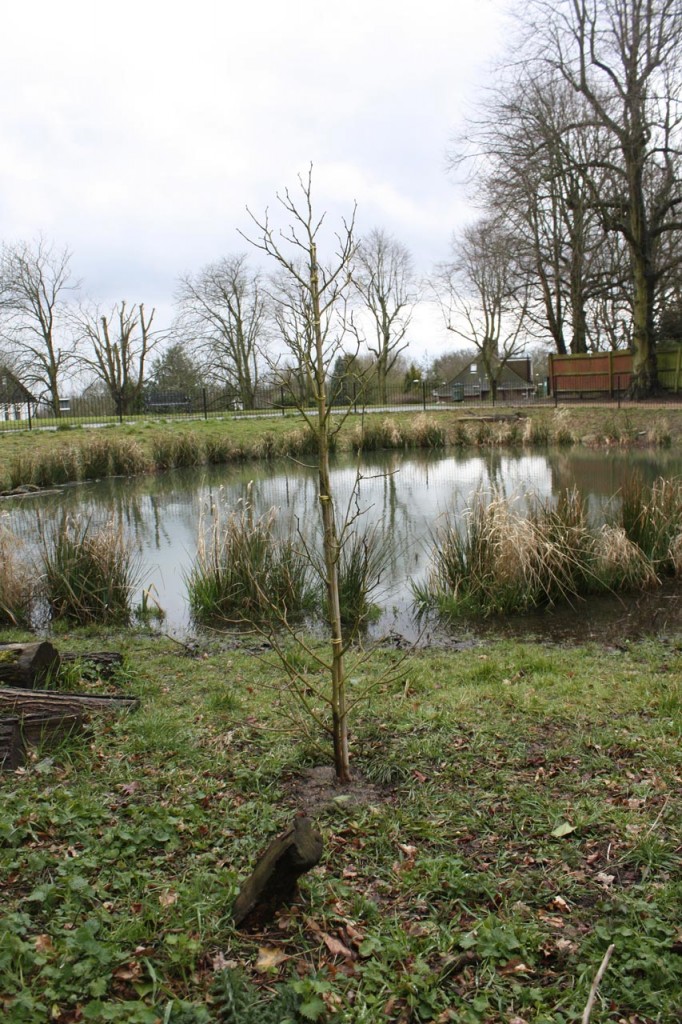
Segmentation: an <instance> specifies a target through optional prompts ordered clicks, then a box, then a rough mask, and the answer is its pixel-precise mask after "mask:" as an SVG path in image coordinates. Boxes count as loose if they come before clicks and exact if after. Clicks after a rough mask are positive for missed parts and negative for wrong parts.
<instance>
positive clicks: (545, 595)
mask: <svg viewBox="0 0 682 1024" xmlns="http://www.w3.org/2000/svg"><path fill="white" fill-rule="evenodd" d="M657 493H659V492H657ZM666 500H667V502H668V503H669V502H670V498H669V496H666ZM680 532H682V531H680ZM677 536H679V534H676V535H675V537H676V538H677ZM678 543H679V547H680V548H682V541H680V542H678V541H677V540H675V542H674V543H673V542H672V541H669V542H668V544H667V547H666V552H667V556H666V557H667V561H666V560H664V559H658V560H656V559H654V558H653V557H652V555H651V553H650V551H647V550H646V549H645V548H644V547H643V546H642V545H640V544H639V543H638V542H637V541H636V540H635V539H634V538H633V537H632V536H630V535H629V534H628V531H627V530H626V529H625V528H624V527H623V526H622V525H617V524H607V525H606V526H603V527H601V529H598V530H595V529H593V528H592V527H591V526H590V525H589V522H588V516H587V508H586V505H585V502H584V501H583V499H582V498H581V496H580V495H579V494H578V493H577V492H576V491H566V492H564V493H563V494H562V495H561V496H560V498H559V499H558V501H557V502H556V504H552V503H550V502H540V501H537V500H535V501H533V500H531V502H530V503H529V505H528V506H527V507H525V508H522V507H521V508H520V507H519V504H518V502H517V503H512V502H510V501H509V500H508V499H506V498H502V497H500V496H499V495H493V496H492V497H491V498H489V499H486V497H485V496H479V497H478V498H477V499H476V501H475V502H474V503H473V505H472V506H471V507H470V508H469V509H468V510H467V511H466V513H465V515H464V517H463V519H462V521H458V520H456V519H455V518H454V517H453V516H448V517H446V519H445V521H444V524H443V526H442V528H441V529H440V531H439V532H438V534H437V537H436V544H435V548H434V553H433V561H432V569H431V574H430V577H429V579H428V580H427V582H426V583H425V584H422V585H420V586H416V587H415V597H416V601H417V604H418V607H420V608H421V609H422V610H425V609H428V608H434V607H435V608H436V609H438V610H440V611H441V612H443V613H446V614H451V613H455V614H468V613H476V614H482V615H486V616H487V615H506V614H512V613H515V612H525V611H529V610H531V609H533V608H538V607H541V606H543V605H553V604H556V603H558V602H560V601H571V600H574V599H576V598H579V597H582V596H586V595H588V594H590V593H597V592H600V591H605V590H633V589H641V588H644V587H649V586H655V585H656V584H657V583H658V582H659V572H660V571H661V570H665V571H668V572H670V571H672V570H671V566H672V564H673V562H674V557H675V555H676V554H677V552H678V550H679V549H678V547H677V546H676V545H677V544H678Z"/></svg>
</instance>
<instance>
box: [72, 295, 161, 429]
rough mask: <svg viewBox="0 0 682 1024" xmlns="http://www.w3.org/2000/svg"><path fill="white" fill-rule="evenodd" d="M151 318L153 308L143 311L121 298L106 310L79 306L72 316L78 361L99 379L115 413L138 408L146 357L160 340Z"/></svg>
mask: <svg viewBox="0 0 682 1024" xmlns="http://www.w3.org/2000/svg"><path fill="white" fill-rule="evenodd" d="M153 320H154V310H153V309H152V311H151V313H149V314H147V313H145V308H144V305H143V304H142V303H140V304H139V305H135V304H133V305H132V306H130V307H128V306H127V304H126V302H125V301H123V302H121V303H120V304H117V305H115V306H114V307H113V309H112V310H111V312H110V313H102V312H101V311H100V310H99V309H98V308H97V307H96V306H90V307H88V306H85V305H81V307H80V309H79V311H78V313H77V314H76V315H75V322H76V330H77V332H78V334H79V336H80V338H81V339H82V341H83V350H82V353H81V356H80V361H81V362H82V364H83V365H84V366H86V367H87V368H88V369H89V370H90V371H91V372H92V373H93V375H94V376H95V378H96V379H97V380H99V381H101V382H102V384H103V385H104V387H105V388H106V391H107V393H108V394H109V396H110V397H111V399H112V401H113V402H114V406H115V408H116V412H117V413H118V414H119V415H125V414H129V413H133V412H138V411H139V410H140V407H141V404H142V392H143V388H144V383H145V372H146V369H147V360H148V357H149V355H150V353H151V352H153V351H154V349H155V348H156V346H157V345H158V344H159V342H160V341H161V340H162V335H161V334H160V333H158V332H156V333H155V332H153V331H152V322H153Z"/></svg>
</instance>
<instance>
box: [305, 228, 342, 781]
mask: <svg viewBox="0 0 682 1024" xmlns="http://www.w3.org/2000/svg"><path fill="white" fill-rule="evenodd" d="M310 292H311V298H312V305H313V318H314V331H315V350H316V359H315V368H316V378H317V379H316V386H317V416H318V419H317V433H318V445H319V454H318V465H319V481H320V510H321V514H322V529H323V538H322V546H323V548H324V566H325V575H326V586H327V606H328V616H329V628H330V631H331V644H332V699H331V705H332V737H333V742H334V768H335V771H336V777H337V779H338V780H339V781H340V782H349V781H350V758H349V752H348V708H347V706H346V674H345V667H344V657H343V631H342V626H341V601H340V597H339V555H340V551H339V540H338V536H337V531H336V517H335V513H334V501H333V498H332V491H331V473H330V470H329V414H328V409H327V392H326V380H325V369H324V344H323V338H322V328H321V320H320V292H319V280H318V269H317V251H316V248H315V245H314V243H313V244H312V245H311V268H310Z"/></svg>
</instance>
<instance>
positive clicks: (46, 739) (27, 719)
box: [0, 714, 83, 771]
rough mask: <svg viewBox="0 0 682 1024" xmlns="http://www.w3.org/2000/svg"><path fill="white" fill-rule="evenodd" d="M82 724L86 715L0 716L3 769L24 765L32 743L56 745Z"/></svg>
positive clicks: (0, 761)
mask: <svg viewBox="0 0 682 1024" xmlns="http://www.w3.org/2000/svg"><path fill="white" fill-rule="evenodd" d="M82 728H83V716H82V715H62V714H59V715H51V714H31V715H24V716H23V717H20V716H19V715H11V716H9V717H7V718H0V771H13V770H14V769H15V768H20V767H21V765H22V764H23V763H24V761H25V760H26V751H27V749H28V748H29V747H37V746H44V747H48V748H49V747H54V746H56V745H57V744H58V743H61V741H62V740H65V739H66V738H67V737H68V736H72V735H73V734H74V733H77V732H80V731H81V729H82Z"/></svg>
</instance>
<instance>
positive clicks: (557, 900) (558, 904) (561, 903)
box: [550, 896, 571, 914]
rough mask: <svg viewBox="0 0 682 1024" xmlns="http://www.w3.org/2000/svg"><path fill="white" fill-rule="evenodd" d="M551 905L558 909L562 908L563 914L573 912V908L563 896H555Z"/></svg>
mask: <svg viewBox="0 0 682 1024" xmlns="http://www.w3.org/2000/svg"><path fill="white" fill-rule="evenodd" d="M550 905H551V906H552V907H554V908H555V909H556V910H560V911H561V913H562V914H570V912H571V908H570V907H569V905H568V903H567V902H566V900H565V899H564V898H563V896H555V897H554V899H553V900H552V901H551V904H550Z"/></svg>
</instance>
